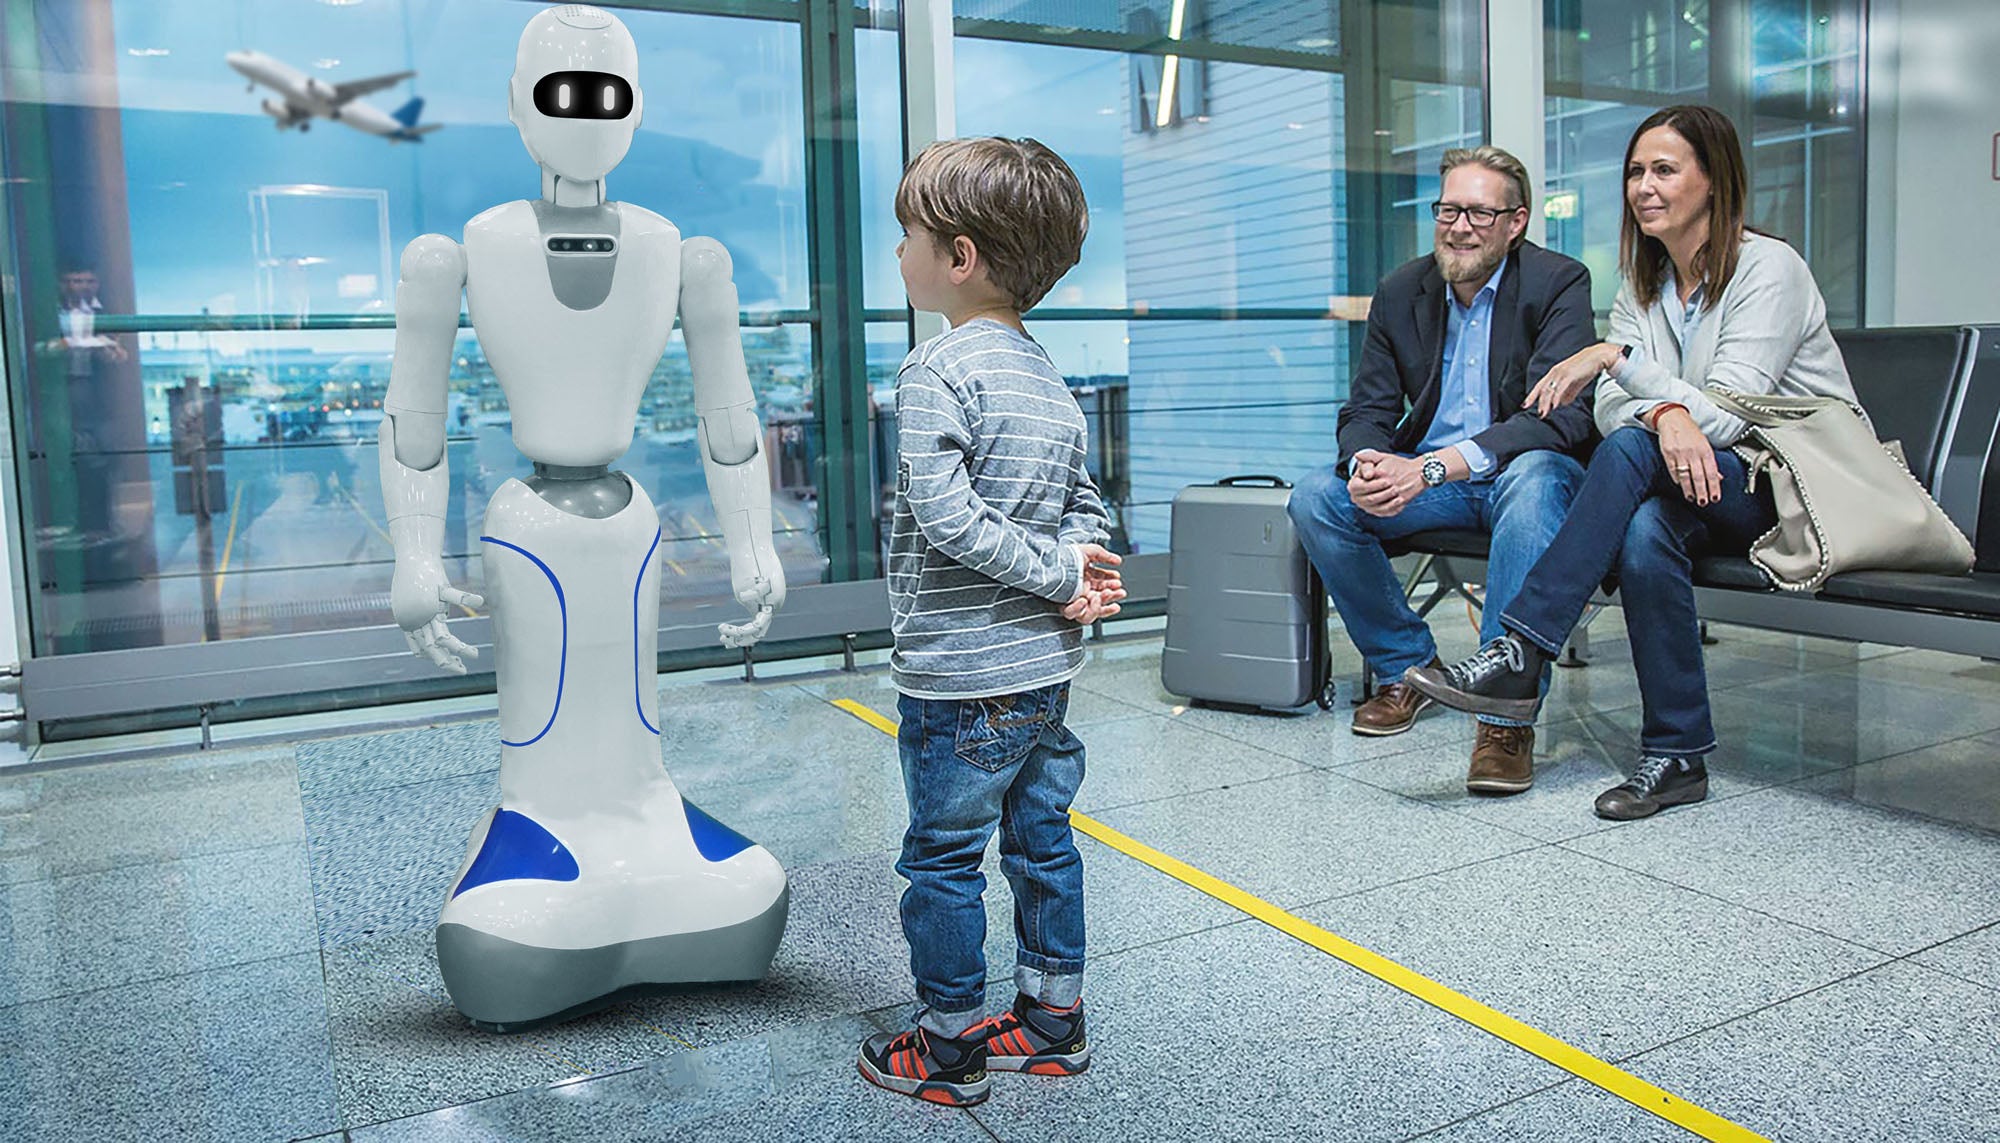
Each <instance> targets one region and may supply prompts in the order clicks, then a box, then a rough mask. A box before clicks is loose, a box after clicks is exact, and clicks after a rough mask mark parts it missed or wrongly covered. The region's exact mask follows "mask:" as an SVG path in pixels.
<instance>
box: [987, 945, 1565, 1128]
mask: <svg viewBox="0 0 2000 1143" xmlns="http://www.w3.org/2000/svg"><path fill="white" fill-rule="evenodd" d="M1191 981H1200V982H1201V983H1200V985H1199V986H1196V987H1190V986H1189V982H1191ZM1087 996H1088V1001H1087V1003H1088V1005H1089V1011H1090V1024H1091V1027H1090V1033H1091V1040H1092V1044H1093V1048H1092V1051H1093V1056H1092V1060H1091V1067H1090V1070H1089V1071H1088V1072H1086V1073H1084V1074H1083V1075H1081V1076H1076V1077H1073V1078H1066V1079H1041V1078H1038V1077H1032V1076H1018V1077H1016V1076H1007V1077H1002V1079H1003V1080H1009V1081H1013V1082H996V1083H995V1084H994V1085H993V1097H992V1099H991V1100H989V1101H988V1102H987V1103H985V1104H983V1105H982V1106H980V1107H979V1108H976V1109H974V1115H975V1116H976V1117H977V1118H978V1119H979V1121H980V1122H981V1123H984V1124H985V1125H986V1126H987V1127H988V1128H989V1129H991V1130H992V1131H993V1133H994V1134H995V1135H998V1136H999V1137H1000V1138H1002V1139H1006V1140H1023V1141H1027V1140H1040V1139H1083V1138H1105V1139H1120V1138H1125V1139H1381V1138H1395V1137H1400V1136H1403V1135H1407V1134H1410V1133H1412V1132H1413V1131H1417V1130H1422V1129H1424V1128H1426V1127H1428V1126H1433V1125H1437V1124H1443V1123H1448V1122H1451V1121H1453V1120H1456V1119H1459V1118H1462V1117H1463V1116H1465V1115H1467V1114H1470V1113H1471V1112H1473V1111H1476V1110H1479V1109H1480V1108H1483V1107H1487V1106H1490V1105H1491V1104H1493V1103H1494V1102H1496V1101H1498V1100H1501V1099H1505V1098H1507V1097H1508V1096H1510V1095H1519V1094H1524V1093H1526V1092H1529V1091H1532V1090H1535V1089H1537V1088H1540V1087H1544V1086H1548V1085H1550V1084H1553V1083H1555V1082H1557V1081H1558V1080H1560V1079H1561V1078H1562V1077H1563V1074H1564V1073H1562V1072H1561V1071H1559V1070H1557V1069H1556V1068H1554V1067H1552V1066H1551V1065H1549V1064H1546V1063H1543V1062H1542V1061H1541V1060H1539V1059H1537V1058H1535V1057H1534V1056H1531V1055H1529V1054H1528V1053H1526V1052H1522V1051H1519V1050H1517V1049H1515V1048H1512V1047H1510V1046H1508V1045H1507V1044H1505V1043H1503V1042H1501V1041H1500V1040H1497V1039H1495V1038H1493V1037H1491V1036H1488V1035H1487V1034H1486V1033H1484V1032H1481V1031H1479V1030H1477V1029H1475V1028H1473V1027H1472V1026H1471V1025H1469V1024H1465V1023H1463V1022H1461V1021H1459V1020H1457V1019H1454V1018H1453V1017H1450V1016H1447V1015H1445V1014H1444V1013H1442V1012H1440V1011H1438V1010H1437V1009H1435V1008H1432V1007H1431V1006H1429V1005H1428V1004H1425V1003H1423V1002H1422V1001H1419V1000H1417V999H1415V998H1413V997H1410V996H1408V995H1405V994H1404V993H1401V992H1398V991H1397V990H1395V989H1393V988H1390V987H1388V986H1387V985H1384V984H1382V983H1380V982H1379V981H1376V980H1375V979H1374V978H1372V977H1368V976H1366V975H1364V974H1362V973H1360V972H1358V971H1355V970H1353V969H1350V968H1348V967H1347V966H1345V965H1342V964H1340V963H1339V962H1337V961H1334V960H1332V959H1331V958H1329V957H1327V956H1326V954H1324V953H1322V952H1320V951H1319V950H1317V949H1314V948H1311V947H1310V946H1308V945H1305V944H1302V943H1300V942H1298V941H1295V940H1293V939H1291V938H1290V937H1287V936H1284V935H1283V934H1281V933H1279V932H1277V931H1276V930H1275V929H1271V928H1269V927H1268V926H1265V925H1261V924H1251V925H1237V926H1231V927H1230V928H1227V929H1222V930H1217V931H1214V932H1210V933H1203V934H1198V935H1196V936H1191V937H1186V938H1183V939H1181V940H1176V941H1170V942H1168V943H1166V944H1162V945H1156V946H1153V947H1152V948H1148V949H1143V950H1139V951H1136V952H1132V953H1127V954H1125V955H1122V956H1118V957H1114V958H1110V959H1109V960H1108V961H1106V962H1105V963H1104V964H1103V965H1102V966H1100V967H1099V969H1098V970H1097V971H1096V972H1095V973H1094V974H1093V978H1092V983H1091V985H1090V988H1089V991H1088V993H1087ZM1218 1014H1226V1017H1218ZM1273 1043H1283V1044H1284V1045H1285V1055H1286V1056H1287V1058H1289V1059H1292V1060H1305V1061H1310V1063H1309V1064H1307V1065H1302V1066H1264V1067H1258V1068H1257V1069H1256V1074H1254V1075H1253V1076H1246V1075H1245V1073H1244V1071H1243V1069H1242V1068H1240V1067H1235V1066H1231V1062H1236V1061H1265V1062H1269V1061H1271V1060H1272V1058H1273V1056H1272V1047H1271V1045H1272V1044H1273Z"/></svg>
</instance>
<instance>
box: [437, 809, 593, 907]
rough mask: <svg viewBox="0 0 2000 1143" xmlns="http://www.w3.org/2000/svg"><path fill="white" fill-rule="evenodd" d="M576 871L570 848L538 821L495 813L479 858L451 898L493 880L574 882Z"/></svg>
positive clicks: (524, 816) (467, 871)
mask: <svg viewBox="0 0 2000 1143" xmlns="http://www.w3.org/2000/svg"><path fill="white" fill-rule="evenodd" d="M579 872H580V871H579V870H578V868H577V864H576V857H575V856H574V855H572V854H571V853H570V851H569V848H568V847H567V846H565V845H563V843H562V842H560V841H558V840H556V835H554V834H552V833H550V832H549V831H548V830H547V829H546V828H545V827H543V825H542V824H541V823H540V822H538V821H536V820H535V819H533V818H531V817H529V816H527V815H526V814H522V813H516V812H515V811H513V810H495V811H494V812H493V821H492V822H491V823H490V824H489V825H487V827H486V840H485V841H484V842H482V843H480V846H479V856H478V857H475V858H473V859H472V864H471V866H469V867H468V868H467V869H466V871H465V876H464V877H462V878H460V879H459V882H458V887H457V888H456V889H453V890H452V891H451V895H452V896H453V897H457V896H458V895H459V894H460V893H463V892H465V891H466V890H467V889H476V888H478V887H479V886H481V885H490V884H492V883H493V882H495V881H574V880H576V879H577V877H578V876H579Z"/></svg>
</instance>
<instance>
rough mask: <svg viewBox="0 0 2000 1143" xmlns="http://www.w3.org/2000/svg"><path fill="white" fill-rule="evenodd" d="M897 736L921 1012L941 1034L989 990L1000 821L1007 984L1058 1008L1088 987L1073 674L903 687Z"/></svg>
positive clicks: (900, 865) (958, 1027) (907, 919)
mask: <svg viewBox="0 0 2000 1143" xmlns="http://www.w3.org/2000/svg"><path fill="white" fill-rule="evenodd" d="M896 709H897V712H898V713H899V714H900V715H901V716H902V720H903V722H902V726H901V727H900V728H899V729H898V731H897V735H896V740H897V746H898V751H899V753H900V754H901V756H902V762H903V790H904V793H905V794H906V795H907V796H908V798H909V801H910V828H909V832H908V833H906V834H904V835H903V857H902V860H900V861H898V862H897V863H896V871H897V872H898V873H901V874H902V875H903V876H904V877H905V878H908V879H909V882H910V886H909V888H908V889H906V890H904V891H903V908H902V911H903V936H904V937H905V938H906V939H907V940H908V941H909V943H910V974H911V975H912V976H914V977H916V982H917V999H918V1000H919V1001H921V1002H922V1003H923V1005H924V1007H925V1013H924V1015H923V1016H922V1017H921V1022H922V1023H923V1024H924V1026H925V1027H927V1028H930V1029H931V1030H933V1031H935V1032H938V1033H940V1034H943V1035H947V1036H956V1035H958V1033H960V1032H962V1031H964V1030H965V1028H966V1027H967V1026H968V1025H970V1024H972V1023H973V1022H974V1021H975V1020H977V1019H978V1018H979V1013H980V1010H981V1009H982V1008H983V1007H984V1005H985V1000H986V952H985V948H986V905H985V902H984V901H983V900H982V896H983V894H984V893H985V891H986V875H985V874H984V873H982V872H980V868H979V865H980V861H981V859H982V858H983V857H984V856H985V853H986V843H987V841H989V840H990V839H991V838H992V837H993V830H994V828H995V827H996V826H997V827H998V828H999V830H1000V868H1001V871H1002V872H1004V873H1005V874H1006V875H1007V882H1008V884H1009V885H1011V886H1012V887H1013V890H1014V938H1015V941H1016V944H1017V949H1018V951H1017V952H1016V954H1015V955H1016V965H1017V967H1016V969H1015V974H1014V977H1015V984H1016V985H1017V986H1018V987H1019V988H1020V990H1021V991H1022V992H1023V993H1025V994H1027V995H1028V996H1030V997H1032V998H1033V999H1035V1000H1039V1001H1041V1002H1042V1003H1043V1004H1047V1005H1049V1006H1051V1007H1056V1008H1067V1007H1069V1006H1070V1005H1072V1004H1075V1003H1076V1001H1077V997H1078V996H1079V995H1081V993H1082V990H1083V857H1082V855H1081V854H1079V853H1078V852H1077V850H1076V841H1075V839H1074V838H1072V837H1071V835H1070V824H1069V804H1070V801H1071V800H1072V799H1073V798H1075V797H1076V790H1077V787H1078V786H1080V785H1082V784H1083V743H1082V742H1080V741H1078V740H1077V737H1076V735H1074V734H1071V733H1070V731H1069V729H1068V727H1066V726H1064V725H1063V719H1064V717H1065V716H1066V715H1067V714H1068V713H1069V684H1068V683H1057V684H1055V685H1054V686H1048V687H1042V688H1040V689H1038V690H1032V691H1023V692H1021V693H1020V694H1012V695H1000V696H997V697H994V698H982V699H961V700H940V699H919V698H911V697H910V696H908V695H903V696H900V697H899V698H898V700H897V703H896Z"/></svg>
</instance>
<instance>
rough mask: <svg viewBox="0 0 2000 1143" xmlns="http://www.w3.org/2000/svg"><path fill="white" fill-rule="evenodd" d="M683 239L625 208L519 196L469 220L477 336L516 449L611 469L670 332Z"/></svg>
mask: <svg viewBox="0 0 2000 1143" xmlns="http://www.w3.org/2000/svg"><path fill="white" fill-rule="evenodd" d="M680 269H681V235H680V231H679V230H678V229H676V228H675V227H674V224H673V223H671V222H668V221H667V220H666V219H664V218H661V217H660V216H659V215H657V214H654V213H653V212H651V211H649V210H644V209H642V208H640V207H636V206H632V205H630V204H627V203H616V202H614V203H607V204H605V205H603V206H600V207H592V208H579V209H565V208H556V207H551V206H549V205H548V204H546V203H540V202H527V201H517V202H510V203H506V204H503V205H501V206H496V207H494V208H493V209H491V210H488V211H486V212H485V213H483V214H481V215H479V216H478V217H477V218H474V219H473V220H472V221H471V222H469V223H467V224H466V227H465V275H466V276H465V296H466V306H467V309H468V311H469V312H470V314H471V318H472V327H473V332H474V333H475V334H477V335H478V337H479V344H480V347H481V348H482V349H483V350H484V351H485V353H486V360H487V362H488V363H489V364H491V365H492V367H493V373H494V376H495V377H497V378H498V379H499V381H500V388H501V390H502V391H503V392H505V393H506V395H507V404H508V407H509V408H510V409H511V410H512V413H513V421H514V447H516V448H518V449H520V450H521V452H522V453H523V454H524V455H525V456H527V457H528V459H530V460H534V461H539V462H541V463H544V464H558V465H574V466H588V465H600V464H609V463H611V462H612V461H614V460H616V459H617V458H618V457H619V456H621V455H623V454H624V452H625V450H626V449H628V448H630V447H631V444H632V430H633V426H634V424H635V422H636V420H637V417H638V412H639V398H640V395H641V394H642V393H644V392H645V389H646V383H647V382H648V381H649V380H650V379H651V378H652V375H653V369H654V367H655V366H656V365H658V364H659V361H660V355H661V354H662V353H663V352H665V350H666V347H667V339H668V337H669V336H670V335H671V334H672V333H673V328H674V314H675V309H676V305H677V303H678V301H679V298H680Z"/></svg>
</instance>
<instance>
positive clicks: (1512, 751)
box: [1465, 722, 1535, 794]
mask: <svg viewBox="0 0 2000 1143" xmlns="http://www.w3.org/2000/svg"><path fill="white" fill-rule="evenodd" d="M1534 784H1535V728H1534V727H1532V726H1493V725H1491V724H1490V723H1484V722H1482V723H1480V724H1479V737H1478V738H1477V739H1475V740H1474V741H1473V743H1472V769H1470V770H1468V771H1466V774H1465V788H1466V789H1468V790H1470V791H1472V792H1473V793H1475V794H1518V793H1520V792H1521V791H1522V790H1525V789H1527V788H1528V787H1529V786H1532V785H1534Z"/></svg>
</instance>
